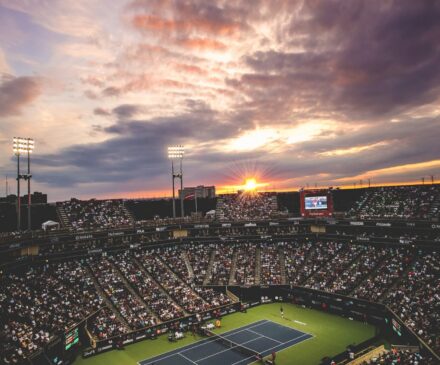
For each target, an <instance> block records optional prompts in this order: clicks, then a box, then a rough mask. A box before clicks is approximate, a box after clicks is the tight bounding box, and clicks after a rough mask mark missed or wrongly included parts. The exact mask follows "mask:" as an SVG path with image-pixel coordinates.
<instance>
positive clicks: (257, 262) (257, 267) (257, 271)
mask: <svg viewBox="0 0 440 365" xmlns="http://www.w3.org/2000/svg"><path fill="white" fill-rule="evenodd" d="M260 283H261V248H260V247H257V248H256V249H255V285H260Z"/></svg>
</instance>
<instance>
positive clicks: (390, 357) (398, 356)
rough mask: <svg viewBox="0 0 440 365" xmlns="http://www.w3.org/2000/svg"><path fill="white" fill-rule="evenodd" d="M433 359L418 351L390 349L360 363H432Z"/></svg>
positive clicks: (426, 364) (414, 364) (398, 364)
mask: <svg viewBox="0 0 440 365" xmlns="http://www.w3.org/2000/svg"><path fill="white" fill-rule="evenodd" d="M434 364H435V362H434V360H433V359H431V358H429V357H428V356H422V355H421V354H420V353H418V352H412V351H408V350H407V351H397V350H392V351H389V352H386V353H384V354H382V355H380V356H379V357H377V358H374V359H372V360H370V361H368V362H363V363H362V364H361V365H434Z"/></svg>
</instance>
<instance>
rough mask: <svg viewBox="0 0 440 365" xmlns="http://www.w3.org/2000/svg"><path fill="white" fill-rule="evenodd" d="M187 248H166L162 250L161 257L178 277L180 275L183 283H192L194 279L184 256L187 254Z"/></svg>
mask: <svg viewBox="0 0 440 365" xmlns="http://www.w3.org/2000/svg"><path fill="white" fill-rule="evenodd" d="M186 251H187V249H186V247H183V248H182V247H181V246H179V247H165V248H163V249H161V250H160V255H161V257H162V258H163V259H164V261H165V262H166V263H167V265H168V266H169V267H170V268H171V270H173V271H174V272H175V273H176V274H177V275H179V276H180V277H181V278H182V280H183V281H186V282H188V283H189V282H191V281H192V280H193V278H192V277H191V275H190V272H189V270H188V266H187V264H186V262H185V257H184V254H185V253H186Z"/></svg>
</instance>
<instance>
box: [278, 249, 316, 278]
mask: <svg viewBox="0 0 440 365" xmlns="http://www.w3.org/2000/svg"><path fill="white" fill-rule="evenodd" d="M312 248H313V245H312V243H311V242H309V241H305V242H298V241H294V242H289V243H287V242H286V243H283V244H282V250H283V251H284V265H285V267H286V275H287V281H288V282H289V283H294V284H297V283H298V277H299V275H300V273H301V272H302V267H303V266H304V264H305V262H306V259H307V257H308V256H309V253H310V251H311V250H312Z"/></svg>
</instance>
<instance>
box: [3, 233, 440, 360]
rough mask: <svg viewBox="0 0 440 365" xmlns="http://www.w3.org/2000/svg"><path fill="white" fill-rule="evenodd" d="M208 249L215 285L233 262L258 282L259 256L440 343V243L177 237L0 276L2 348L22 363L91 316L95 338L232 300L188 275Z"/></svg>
mask: <svg viewBox="0 0 440 365" xmlns="http://www.w3.org/2000/svg"><path fill="white" fill-rule="evenodd" d="M258 251H259V252H260V255H258V254H257V252H258ZM280 255H283V256H284V265H285V267H282V266H281V264H282V261H281V260H280ZM186 257H188V258H190V259H189V262H185V259H186ZM211 257H212V263H211V264H212V278H211V282H213V283H216V284H221V285H223V284H227V283H228V282H229V278H230V276H231V269H232V265H233V263H234V264H235V275H234V280H235V282H236V283H237V284H239V285H253V284H255V276H256V273H257V271H258V270H257V264H258V263H257V258H258V257H260V260H261V261H260V264H261V267H260V270H259V272H260V282H261V284H262V285H271V284H279V283H281V273H282V272H284V271H285V272H286V274H287V283H288V284H293V285H298V286H305V287H309V288H314V289H319V290H324V291H330V292H337V293H342V294H346V295H352V296H353V297H358V298H363V299H367V300H371V301H378V302H382V303H384V304H387V305H388V306H389V307H390V308H391V309H392V310H393V311H394V312H395V313H396V314H397V315H398V316H399V317H400V318H401V319H402V320H403V321H404V322H405V323H406V324H407V325H408V326H409V327H410V328H412V329H413V331H414V332H415V333H416V334H417V335H419V336H420V337H421V338H422V339H423V340H424V341H425V342H426V343H427V344H428V345H429V346H431V347H432V348H434V349H436V350H437V351H439V350H440V344H439V337H440V336H439V334H440V333H439V328H440V315H439V313H440V264H439V262H440V253H439V252H438V251H435V250H434V251H433V250H430V251H428V250H424V251H421V250H417V249H416V248H414V247H413V246H409V245H408V246H399V247H396V246H384V245H381V246H377V245H360V244H353V243H341V242H335V241H313V242H311V241H308V240H303V241H296V242H292V243H287V242H285V243H271V242H262V243H261V242H259V243H251V242H244V243H239V242H234V243H229V242H218V243H209V244H206V245H205V246H204V245H203V244H197V245H180V244H177V245H174V246H169V247H167V248H152V249H143V250H134V251H130V252H125V253H117V254H109V255H108V256H106V255H102V256H97V257H93V258H92V257H90V258H88V259H78V260H71V261H68V262H59V263H54V264H45V265H41V266H35V267H31V268H29V269H27V270H25V271H18V272H13V273H7V274H5V275H4V276H3V277H2V278H1V281H0V319H1V323H2V328H1V330H0V339H1V346H0V355H1V357H2V359H3V360H6V362H10V363H14V362H15V363H17V362H18V363H19V362H20V361H21V360H22V359H23V358H25V357H26V356H28V355H29V354H31V353H32V352H33V351H35V350H36V349H38V348H41V347H43V346H45V345H46V344H47V343H48V341H49V340H50V339H51V338H53V337H54V336H56V335H59V334H62V333H63V332H64V331H66V330H67V329H68V328H70V327H71V326H72V325H74V324H75V323H78V322H80V321H82V320H83V319H84V318H86V317H88V316H91V317H90V319H89V320H88V329H89V331H90V333H91V335H92V336H94V337H96V338H97V339H98V340H101V339H106V338H109V337H112V336H115V335H118V334H123V333H126V332H128V331H131V330H135V329H140V328H145V327H149V326H151V325H154V324H157V323H159V322H164V321H168V320H173V319H177V318H179V317H182V316H184V315H185V314H193V313H199V312H203V311H206V310H210V309H214V308H216V307H218V306H221V305H224V304H229V303H231V301H230V299H229V298H228V297H227V296H226V295H224V294H222V293H219V292H218V291H214V290H212V289H207V288H204V287H202V286H200V285H197V284H196V283H195V282H194V280H193V278H192V276H191V275H190V271H192V270H194V272H197V275H199V279H198V282H199V283H200V282H202V281H203V279H204V277H205V276H204V275H203V272H204V273H205V274H206V271H207V268H208V265H209V262H210V258H211ZM100 293H103V295H104V297H101V294H100ZM110 303H111V305H110Z"/></svg>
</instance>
